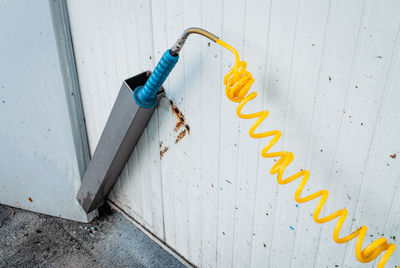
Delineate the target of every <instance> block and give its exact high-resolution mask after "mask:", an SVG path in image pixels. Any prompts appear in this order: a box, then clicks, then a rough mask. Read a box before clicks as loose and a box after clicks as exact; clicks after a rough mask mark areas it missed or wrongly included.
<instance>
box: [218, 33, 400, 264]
mask: <svg viewBox="0 0 400 268" xmlns="http://www.w3.org/2000/svg"><path fill="white" fill-rule="evenodd" d="M216 43H218V44H220V45H221V46H223V47H224V48H226V49H228V50H229V51H231V52H232V53H233V55H234V56H235V65H234V66H233V67H232V69H231V70H230V71H229V72H228V73H227V74H226V75H225V77H224V84H225V86H226V87H225V94H226V96H227V97H228V99H230V100H231V101H233V102H237V103H239V106H238V107H237V109H236V114H237V115H238V116H239V117H240V118H242V119H253V118H257V120H256V122H255V123H254V124H253V125H252V126H251V127H250V130H249V135H250V137H252V138H255V139H260V138H266V137H273V138H272V139H271V140H270V142H269V143H268V144H267V145H266V146H265V147H264V148H263V149H262V151H261V155H262V156H263V157H265V158H271V157H279V160H278V161H277V162H276V163H275V164H274V165H273V167H272V168H271V170H270V173H271V174H277V180H278V183H279V184H287V183H289V182H292V181H294V180H296V179H298V178H301V182H300V185H299V187H297V190H296V193H295V200H296V201H297V202H299V203H304V202H307V201H311V200H313V199H315V198H319V197H320V200H319V202H318V205H317V207H316V208H315V211H314V215H313V219H314V221H315V222H317V223H320V224H321V223H325V222H328V221H331V220H333V219H335V218H339V219H338V221H337V223H336V226H335V229H334V231H333V240H334V241H335V242H336V243H346V242H348V241H350V240H352V239H353V238H355V237H357V236H358V238H357V244H356V257H357V259H358V260H359V261H360V262H363V263H368V262H371V261H373V260H374V259H375V258H376V257H378V256H379V255H380V254H381V253H382V252H383V251H386V252H385V253H384V254H383V256H382V258H381V260H380V261H379V263H378V268H382V267H384V266H385V264H386V262H387V261H388V259H389V258H390V256H391V255H392V254H393V251H394V250H395V248H396V246H395V245H394V244H388V243H387V240H386V238H384V237H380V238H379V239H377V240H375V241H374V242H372V243H371V244H370V245H368V246H367V247H366V248H365V249H362V244H363V241H364V238H365V235H366V232H367V226H365V225H363V226H361V227H360V228H358V229H357V230H355V231H354V232H352V233H351V234H349V235H347V236H345V237H343V238H339V233H340V229H341V228H342V226H343V223H344V221H345V220H346V217H347V209H345V208H343V209H340V210H338V211H336V212H334V213H332V214H330V215H328V216H325V217H323V218H320V217H319V216H320V213H321V210H322V208H323V207H324V205H325V202H326V200H327V199H328V195H329V192H328V190H319V191H318V192H315V193H313V194H311V195H308V196H305V197H301V193H302V192H303V189H304V187H305V185H306V183H307V180H308V178H309V176H310V172H309V171H308V170H301V171H299V172H297V173H296V174H293V175H291V176H289V177H288V178H283V173H284V172H285V169H286V167H287V166H288V165H289V164H290V163H291V162H292V161H293V159H294V155H293V153H292V152H287V151H283V152H269V150H270V149H271V148H272V146H274V144H275V143H276V142H277V141H278V140H279V138H280V137H281V135H282V134H281V131H279V130H272V131H268V132H263V133H255V131H256V129H257V127H258V126H259V125H260V124H261V123H262V122H263V121H264V119H265V118H267V116H268V111H260V112H256V113H250V114H243V113H242V112H241V111H242V108H243V107H244V106H245V105H246V103H247V102H249V101H251V100H253V99H254V98H255V97H256V96H257V93H256V92H251V93H250V94H247V93H248V92H249V90H250V87H251V85H252V84H253V82H254V78H253V77H252V75H251V73H250V72H248V71H246V67H247V63H246V62H245V61H240V57H239V54H238V52H237V51H236V49H234V48H233V47H232V46H230V45H228V44H227V43H225V42H223V41H222V40H220V39H218V40H216Z"/></svg>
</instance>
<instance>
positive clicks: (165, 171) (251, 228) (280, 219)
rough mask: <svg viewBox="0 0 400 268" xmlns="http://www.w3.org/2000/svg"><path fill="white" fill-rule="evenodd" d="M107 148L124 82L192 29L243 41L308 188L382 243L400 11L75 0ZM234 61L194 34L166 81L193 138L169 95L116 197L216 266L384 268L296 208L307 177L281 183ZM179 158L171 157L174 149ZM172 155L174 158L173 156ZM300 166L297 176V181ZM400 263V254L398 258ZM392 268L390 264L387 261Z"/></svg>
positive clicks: (90, 119) (395, 212)
mask: <svg viewBox="0 0 400 268" xmlns="http://www.w3.org/2000/svg"><path fill="white" fill-rule="evenodd" d="M68 4H69V11H70V17H71V25H72V33H73V38H74V44H75V49H76V56H77V63H78V71H79V76H80V83H81V88H82V96H83V105H84V108H85V114H86V121H87V126H88V133H89V142H90V144H91V149H92V150H93V149H94V147H95V145H96V143H97V140H98V138H99V137H100V134H101V131H102V128H103V126H104V124H105V121H106V119H107V116H108V113H109V111H110V109H111V106H112V104H113V101H114V99H115V96H116V93H117V90H118V88H119V86H120V83H121V81H122V80H123V79H125V78H127V77H129V76H131V75H134V74H135V73H138V72H140V71H143V70H146V69H152V68H153V66H154V63H155V62H157V61H158V60H159V58H160V57H161V55H162V53H163V52H164V51H165V50H166V49H167V48H169V47H170V46H171V45H172V43H173V42H174V41H175V39H176V38H177V37H178V36H179V35H180V33H181V32H182V31H183V30H184V29H185V28H186V27H189V26H200V27H204V28H206V29H208V30H210V31H211V32H213V33H215V34H217V35H219V36H221V37H222V38H223V40H225V41H227V42H229V43H231V44H232V45H234V46H235V47H236V48H237V49H238V50H239V52H240V54H241V56H242V58H243V59H245V60H246V61H247V62H248V65H249V66H248V70H249V71H251V72H252V73H253V76H254V77H255V79H256V82H255V84H254V85H253V88H254V89H255V90H257V91H258V92H259V93H260V94H259V97H258V98H257V99H256V101H255V103H254V104H253V105H252V108H251V109H254V110H258V109H261V107H266V108H267V109H268V110H269V111H270V117H269V118H268V119H267V121H266V124H265V125H264V126H263V129H265V130H267V129H280V130H282V131H283V134H284V135H283V141H282V142H281V143H280V144H279V146H280V147H281V148H282V149H288V150H291V151H293V152H294V153H295V155H296V160H295V163H294V164H292V165H291V168H290V171H295V170H299V169H300V168H308V169H310V171H311V174H312V176H311V179H310V181H309V184H308V188H307V189H306V191H310V192H311V191H315V190H318V189H320V188H327V189H329V191H330V193H331V196H330V198H329V200H328V205H327V208H326V210H325V211H326V212H329V211H333V210H334V209H335V210H336V209H339V208H342V207H346V208H348V209H349V217H348V220H347V222H346V225H345V226H344V229H343V234H344V232H345V231H346V232H348V231H350V230H354V229H355V228H357V227H358V226H359V225H360V224H366V225H367V226H368V227H369V234H368V239H367V240H372V239H376V238H377V237H378V236H379V235H381V234H382V233H383V234H384V236H385V237H387V238H388V239H389V241H394V239H395V238H394V237H395V236H396V234H398V233H399V231H400V222H399V218H400V217H399V214H400V200H399V192H398V191H399V190H398V188H399V182H400V180H399V179H400V165H399V163H398V161H400V160H399V157H397V158H393V157H391V155H394V154H397V155H398V154H399V151H400V148H399V147H400V146H399V145H400V144H399V142H398V140H397V134H398V133H399V130H400V129H399V128H400V118H399V111H398V109H397V106H398V103H400V95H399V93H398V90H397V87H398V86H399V85H400V81H399V79H400V78H399V72H400V70H399V67H400V66H399V46H400V43H399V40H398V31H399V24H400V21H399V20H400V17H399V16H397V15H396V14H397V13H398V11H399V10H400V6H399V4H400V3H398V2H397V1H369V0H366V1H361V0H357V1H331V2H329V1H299V2H296V3H293V2H290V1H224V2H222V1H210V0H203V1H168V2H167V1H152V2H148V1H139V2H137V3H135V2H130V1H118V2H112V1H92V2H85V3H82V2H80V1H73V0H70V1H68ZM232 60H233V59H232V56H231V55H230V54H228V53H227V52H225V51H222V49H221V48H220V47H219V46H217V45H215V44H213V43H211V44H209V43H208V41H207V40H204V39H202V38H200V37H198V36H193V37H190V40H189V42H188V43H187V44H186V45H185V48H184V49H183V53H182V55H181V59H180V62H179V63H178V64H177V66H176V68H175V69H174V71H173V73H172V74H171V77H170V79H169V80H168V82H167V84H166V85H165V86H166V90H167V95H168V97H169V98H170V99H172V100H173V101H174V103H175V104H176V105H177V107H178V108H179V109H180V110H181V111H182V113H183V114H184V116H185V120H186V122H187V123H188V125H189V126H190V129H191V131H190V135H186V136H185V137H183V138H182V139H181V140H180V141H179V142H176V138H177V136H178V134H179V131H178V132H177V131H175V130H174V128H175V125H176V117H175V115H174V114H173V113H172V112H171V108H170V104H169V102H168V100H164V101H163V102H162V103H161V104H160V106H159V107H158V109H157V112H156V113H155V114H154V116H153V118H152V120H151V122H150V124H149V126H148V127H147V129H146V131H145V133H144V135H143V136H142V138H141V140H140V142H139V144H138V146H137V147H136V149H135V150H134V152H133V154H132V157H131V159H130V160H129V162H128V163H127V166H126V168H125V170H124V172H123V174H122V175H121V177H120V179H119V181H118V183H117V184H116V186H115V187H114V190H113V192H112V194H111V199H112V200H113V201H114V202H115V203H117V204H118V205H119V206H120V207H122V208H123V209H124V210H125V211H127V212H128V213H129V214H130V215H132V216H133V217H134V218H135V219H136V220H137V221H139V222H140V223H141V224H143V225H144V226H145V227H146V228H148V229H149V230H151V231H152V232H154V233H155V234H156V235H157V236H158V237H159V238H160V239H161V240H163V241H165V242H166V243H167V244H168V245H170V246H171V247H172V248H174V249H176V250H177V251H178V252H179V253H180V254H181V255H183V256H184V257H185V258H187V259H188V260H190V261H191V262H192V263H194V264H195V265H198V266H202V267H226V266H235V267H248V266H252V267H263V266H271V267H310V266H314V267H325V266H328V267H336V265H338V266H339V267H357V266H360V267H371V264H370V265H367V264H365V265H361V264H359V263H358V262H357V260H356V258H355V256H354V243H353V242H352V243H348V244H345V245H338V244H335V243H334V242H333V240H332V238H331V237H332V232H333V227H334V225H333V224H332V223H326V224H324V225H323V226H321V225H318V224H316V223H314V222H313V220H312V217H311V214H312V213H313V210H314V208H315V205H316V203H315V202H311V203H310V204H308V203H307V204H302V205H299V206H298V205H296V202H295V201H294V192H295V189H296V186H297V183H292V184H289V185H286V186H278V184H277V183H276V178H275V176H271V175H269V172H268V170H269V169H270V167H271V166H272V165H273V164H274V162H273V160H266V159H263V158H261V157H260V156H259V152H260V151H261V149H262V147H263V146H264V145H265V141H255V140H252V139H250V138H249V137H248V134H247V132H248V129H249V126H250V124H251V123H250V122H247V121H243V120H242V121H240V120H239V119H238V118H237V117H236V115H235V107H236V106H235V105H233V104H232V103H230V102H229V101H228V100H227V99H226V98H225V96H224V94H223V87H222V86H223V85H222V77H223V75H224V74H225V73H226V72H227V71H228V69H229V67H230V66H231V64H232ZM165 148H168V150H167V151H165ZM160 151H165V153H164V154H163V157H162V158H161V160H160ZM290 171H289V172H290ZM396 261H397V263H398V262H399V261H400V258H399V254H396V255H395V256H394V257H392V260H391V262H390V264H391V265H392V266H393V264H394V263H396ZM388 266H389V267H390V265H388Z"/></svg>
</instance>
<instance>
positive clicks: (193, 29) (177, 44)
mask: <svg viewBox="0 0 400 268" xmlns="http://www.w3.org/2000/svg"><path fill="white" fill-rule="evenodd" d="M192 33H195V34H200V35H202V36H205V37H207V38H208V39H210V40H212V41H213V42H216V41H217V39H219V37H218V36H216V35H214V34H212V33H210V32H208V31H206V30H204V29H201V28H196V27H191V28H187V29H186V30H185V31H184V32H183V34H182V35H181V37H179V39H178V40H177V41H176V42H175V44H174V45H173V46H172V48H171V50H170V53H171V55H172V56H176V55H178V54H179V52H180V51H181V49H182V47H183V45H184V44H185V41H186V39H187V38H188V36H189V34H192Z"/></svg>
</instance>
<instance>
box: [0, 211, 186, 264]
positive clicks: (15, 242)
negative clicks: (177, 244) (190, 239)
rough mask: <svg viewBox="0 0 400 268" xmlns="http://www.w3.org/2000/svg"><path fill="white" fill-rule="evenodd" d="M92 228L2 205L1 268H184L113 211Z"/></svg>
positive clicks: (96, 221) (0, 220)
mask: <svg viewBox="0 0 400 268" xmlns="http://www.w3.org/2000/svg"><path fill="white" fill-rule="evenodd" d="M106 211H108V213H106V215H105V216H102V217H100V218H98V219H95V220H93V221H92V222H91V223H89V224H82V223H77V222H73V221H68V220H63V219H59V218H55V217H51V216H46V215H41V214H37V213H33V212H28V211H24V210H20V209H15V208H11V207H7V206H3V205H0V266H1V267H10V266H11V267H16V266H17V267H184V266H183V265H182V264H181V263H180V262H179V261H178V260H176V259H175V258H174V257H173V256H172V255H170V254H169V253H168V252H166V251H165V250H164V249H163V248H161V247H160V246H159V245H157V244H156V243H155V242H154V241H152V240H151V239H150V238H148V237H147V236H146V235H145V234H144V233H143V232H142V231H140V230H139V229H138V228H137V227H136V226H135V225H133V224H132V223H131V222H129V221H128V220H127V219H125V218H124V217H123V216H122V215H121V214H119V213H118V212H115V211H113V210H111V209H108V210H106Z"/></svg>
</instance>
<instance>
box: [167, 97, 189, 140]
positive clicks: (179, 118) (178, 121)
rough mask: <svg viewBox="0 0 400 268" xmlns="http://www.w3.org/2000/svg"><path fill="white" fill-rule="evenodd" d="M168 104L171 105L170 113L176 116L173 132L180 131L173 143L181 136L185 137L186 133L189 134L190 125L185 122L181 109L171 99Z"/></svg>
mask: <svg viewBox="0 0 400 268" xmlns="http://www.w3.org/2000/svg"><path fill="white" fill-rule="evenodd" d="M169 105H170V106H171V110H172V113H173V114H174V115H175V117H176V124H175V128H174V130H175V132H179V131H180V132H179V134H178V136H177V138H176V140H175V143H178V142H179V141H180V140H181V139H182V138H183V137H185V135H186V133H187V134H189V135H190V127H189V125H188V124H187V123H186V120H185V116H184V115H183V113H182V112H181V110H179V108H178V107H177V106H176V105H175V104H174V102H173V101H172V100H170V101H169ZM182 128H184V129H183V130H181V129H182Z"/></svg>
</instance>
